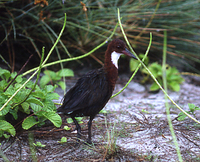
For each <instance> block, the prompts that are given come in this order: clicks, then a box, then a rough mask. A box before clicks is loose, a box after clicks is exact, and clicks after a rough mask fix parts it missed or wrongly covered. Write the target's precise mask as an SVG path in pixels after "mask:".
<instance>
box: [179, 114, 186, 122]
mask: <svg viewBox="0 0 200 162" xmlns="http://www.w3.org/2000/svg"><path fill="white" fill-rule="evenodd" d="M186 117H187V115H185V114H184V113H183V112H180V113H179V114H178V118H177V119H178V120H179V121H183V120H184V119H185V118H186Z"/></svg>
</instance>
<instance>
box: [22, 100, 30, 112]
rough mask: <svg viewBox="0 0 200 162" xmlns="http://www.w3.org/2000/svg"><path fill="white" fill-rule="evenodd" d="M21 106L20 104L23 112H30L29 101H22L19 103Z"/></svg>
mask: <svg viewBox="0 0 200 162" xmlns="http://www.w3.org/2000/svg"><path fill="white" fill-rule="evenodd" d="M21 106H22V108H23V110H24V112H25V113H27V114H30V110H29V103H28V102H23V103H22V104H21Z"/></svg>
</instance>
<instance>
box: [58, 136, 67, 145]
mask: <svg viewBox="0 0 200 162" xmlns="http://www.w3.org/2000/svg"><path fill="white" fill-rule="evenodd" d="M66 142H67V138H66V137H62V138H61V140H60V141H58V143H61V144H63V143H66Z"/></svg>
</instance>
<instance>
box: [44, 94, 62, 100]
mask: <svg viewBox="0 0 200 162" xmlns="http://www.w3.org/2000/svg"><path fill="white" fill-rule="evenodd" d="M59 97H60V96H59V94H57V93H48V94H47V95H46V99H48V100H58V99H59Z"/></svg>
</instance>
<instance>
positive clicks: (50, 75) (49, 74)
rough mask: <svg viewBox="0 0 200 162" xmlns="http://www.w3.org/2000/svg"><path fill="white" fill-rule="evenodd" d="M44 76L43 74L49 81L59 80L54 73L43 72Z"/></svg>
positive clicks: (49, 71)
mask: <svg viewBox="0 0 200 162" xmlns="http://www.w3.org/2000/svg"><path fill="white" fill-rule="evenodd" d="M44 74H45V75H46V76H48V77H49V78H50V79H51V80H59V79H57V74H56V73H55V72H54V71H51V70H45V71H44Z"/></svg>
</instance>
